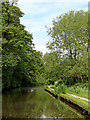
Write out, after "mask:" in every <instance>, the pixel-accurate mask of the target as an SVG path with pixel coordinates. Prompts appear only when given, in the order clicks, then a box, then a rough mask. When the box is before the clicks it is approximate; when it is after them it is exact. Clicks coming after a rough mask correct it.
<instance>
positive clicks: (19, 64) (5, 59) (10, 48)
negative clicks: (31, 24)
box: [2, 1, 36, 88]
mask: <svg viewBox="0 0 90 120" xmlns="http://www.w3.org/2000/svg"><path fill="white" fill-rule="evenodd" d="M15 3H16V1H13V2H11V3H10V2H2V78H3V88H13V87H20V86H23V85H24V86H25V85H29V86H30V84H32V81H31V80H34V79H35V74H34V71H35V64H34V63H33V62H32V61H35V58H34V56H35V54H36V51H35V50H34V44H33V41H32V40H33V37H32V34H30V33H29V32H27V31H26V30H25V26H23V25H22V24H20V17H22V16H23V15H24V13H23V12H21V11H20V9H19V8H18V7H17V5H15Z"/></svg>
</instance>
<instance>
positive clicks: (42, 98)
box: [2, 88, 83, 120]
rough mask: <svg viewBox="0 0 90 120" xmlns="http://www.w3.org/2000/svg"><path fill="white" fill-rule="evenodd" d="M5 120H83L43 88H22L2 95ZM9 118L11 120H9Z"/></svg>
mask: <svg viewBox="0 0 90 120" xmlns="http://www.w3.org/2000/svg"><path fill="white" fill-rule="evenodd" d="M2 116H3V120H14V119H15V120H19V119H21V120H25V119H27V120H29V119H30V120H36V119H37V120H38V119H40V120H43V119H46V118H47V119H49V120H50V119H51V120H58V119H59V120H60V119H61V120H62V119H63V120H66V118H79V120H80V118H83V116H82V115H80V114H79V113H78V112H76V111H75V110H73V109H72V108H70V107H69V106H67V105H66V104H64V103H63V102H60V101H58V100H57V99H55V98H54V97H52V96H51V95H50V94H48V93H47V92H45V91H44V90H43V89H42V88H22V89H15V90H12V91H10V92H6V93H4V94H3V95H2ZM7 118H9V119H7Z"/></svg>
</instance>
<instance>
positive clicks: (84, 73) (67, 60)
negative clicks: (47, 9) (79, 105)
mask: <svg viewBox="0 0 90 120" xmlns="http://www.w3.org/2000/svg"><path fill="white" fill-rule="evenodd" d="M47 29H48V35H50V36H51V38H52V41H49V42H48V43H47V48H49V50H51V53H49V54H53V53H55V54H57V56H58V63H57V64H58V69H59V71H61V72H59V76H61V78H62V79H63V80H65V82H67V83H68V82H69V83H70V82H71V83H70V84H73V83H74V82H76V81H80V80H81V81H86V80H87V79H88V12H84V11H83V10H80V11H70V12H68V13H65V14H62V15H60V16H59V17H57V18H56V19H54V20H53V26H52V27H51V28H47ZM45 56H46V55H45ZM52 62H53V60H52V61H51V63H52ZM47 63H48V61H47ZM54 64H56V63H54ZM53 69H54V67H53ZM49 72H50V71H49ZM60 73H61V74H60ZM52 74H54V72H53V73H52Z"/></svg>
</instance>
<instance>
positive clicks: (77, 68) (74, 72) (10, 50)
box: [2, 1, 88, 89]
mask: <svg viewBox="0 0 90 120" xmlns="http://www.w3.org/2000/svg"><path fill="white" fill-rule="evenodd" d="M16 3H17V1H12V2H2V83H3V85H2V87H3V89H5V88H6V89H8V88H15V87H22V86H32V85H43V84H54V82H55V81H57V80H60V81H63V82H64V83H65V84H67V85H72V84H74V83H76V82H87V81H88V13H87V12H85V11H83V10H80V11H69V12H68V13H65V14H62V15H60V16H59V17H57V18H56V19H54V20H53V26H52V27H51V28H47V30H48V35H50V36H51V38H52V40H51V41H49V42H48V43H47V48H48V49H49V50H51V52H50V53H46V54H45V55H44V56H43V57H42V53H41V52H37V51H36V50H35V45H34V43H33V36H32V34H31V33H29V32H28V31H26V30H25V26H24V25H22V24H21V23H20V17H23V15H24V13H23V12H22V11H21V10H20V9H19V7H17V5H16Z"/></svg>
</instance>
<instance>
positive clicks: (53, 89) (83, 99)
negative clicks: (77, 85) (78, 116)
mask: <svg viewBox="0 0 90 120" xmlns="http://www.w3.org/2000/svg"><path fill="white" fill-rule="evenodd" d="M48 87H49V88H50V86H48ZM50 89H51V90H54V89H53V88H50ZM66 94H67V95H70V96H73V97H76V98H80V99H82V100H85V101H88V102H90V100H89V99H86V98H83V97H79V96H76V95H73V94H69V93H66Z"/></svg>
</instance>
